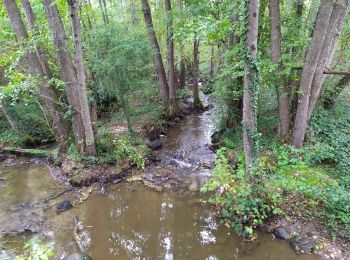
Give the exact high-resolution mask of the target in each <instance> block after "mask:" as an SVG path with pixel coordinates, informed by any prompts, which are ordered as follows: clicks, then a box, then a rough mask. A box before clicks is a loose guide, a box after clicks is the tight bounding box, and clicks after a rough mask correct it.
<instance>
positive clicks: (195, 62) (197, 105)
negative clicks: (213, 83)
mask: <svg viewBox="0 0 350 260" xmlns="http://www.w3.org/2000/svg"><path fill="white" fill-rule="evenodd" d="M198 56H199V39H198V38H197V35H195V36H194V41H193V66H192V76H193V86H192V95H193V109H203V104H202V102H201V100H200V98H199V90H198V71H199V57H198Z"/></svg>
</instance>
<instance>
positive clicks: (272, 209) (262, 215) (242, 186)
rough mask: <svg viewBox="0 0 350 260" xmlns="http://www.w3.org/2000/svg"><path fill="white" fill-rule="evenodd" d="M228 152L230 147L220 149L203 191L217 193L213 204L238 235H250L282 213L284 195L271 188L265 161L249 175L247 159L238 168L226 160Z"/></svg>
mask: <svg viewBox="0 0 350 260" xmlns="http://www.w3.org/2000/svg"><path fill="white" fill-rule="evenodd" d="M226 151H227V149H226V148H221V149H219V150H218V152H217V156H218V157H217V159H216V161H215V168H214V170H213V173H212V177H211V178H210V179H209V180H208V181H207V182H206V183H205V185H204V186H203V187H202V192H214V193H213V194H212V196H211V197H210V199H209V202H210V203H213V204H215V205H218V206H219V207H220V209H221V214H222V218H223V220H224V221H225V222H226V223H228V224H229V225H230V226H231V227H232V228H234V229H235V231H236V232H237V233H238V234H240V235H243V236H250V235H252V234H253V229H254V228H255V227H256V226H257V225H260V224H263V223H264V222H265V221H266V220H267V219H268V217H269V216H271V215H275V214H281V213H282V211H281V210H280V209H279V207H278V206H277V205H278V202H279V200H280V198H281V197H280V192H279V191H278V190H275V189H274V187H273V186H272V185H271V182H270V181H269V179H270V178H271V176H270V174H269V172H268V171H267V170H266V169H267V168H268V167H266V162H265V161H264V160H262V163H261V164H260V165H259V169H258V170H256V171H255V174H254V176H247V175H246V173H245V163H244V160H243V156H240V157H239V159H238V167H237V169H235V168H236V167H233V165H231V164H230V162H229V161H228V159H227V158H226V156H225V153H226Z"/></svg>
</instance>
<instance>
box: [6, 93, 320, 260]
mask: <svg viewBox="0 0 350 260" xmlns="http://www.w3.org/2000/svg"><path fill="white" fill-rule="evenodd" d="M203 98H205V97H203ZM210 114H211V111H206V112H204V113H202V114H193V115H190V116H187V117H186V118H185V119H184V120H183V121H182V122H179V123H177V124H175V125H174V127H172V128H170V129H169V131H168V132H167V136H166V137H163V138H162V143H163V148H162V149H161V150H159V151H157V156H158V157H159V159H160V162H159V163H158V165H156V166H154V167H152V168H151V169H148V171H147V173H146V178H149V179H152V180H153V181H157V180H158V181H159V182H163V183H164V182H165V183H174V185H173V186H174V187H173V186H172V185H170V187H172V188H175V190H177V188H178V187H180V188H185V189H183V190H186V192H177V191H176V192H174V191H172V190H171V189H166V190H165V191H164V192H157V191H155V190H152V189H150V188H148V187H146V186H144V185H143V184H141V183H138V182H132V183H121V184H118V185H108V186H106V187H105V188H104V192H101V191H100V190H95V189H94V190H92V191H91V194H90V196H89V198H88V199H87V200H86V201H85V202H83V203H81V204H79V205H78V206H77V207H74V208H72V209H70V210H68V211H66V212H63V213H61V214H59V215H57V214H56V213H55V211H54V209H53V208H52V207H50V205H47V206H46V207H45V208H44V209H42V208H41V210H42V214H41V215H40V213H36V214H39V215H40V219H41V221H42V230H40V232H42V233H44V234H45V237H46V240H48V241H54V242H55V250H56V252H57V255H56V257H57V258H60V257H62V256H64V255H68V254H71V253H73V252H76V251H78V248H77V246H76V244H75V242H74V239H73V225H74V224H73V223H74V222H73V218H74V216H76V215H79V218H80V220H81V221H82V223H83V226H84V229H85V230H86V231H87V232H88V234H89V236H88V237H87V239H86V241H85V242H86V246H87V251H88V252H89V253H90V254H91V256H92V258H93V259H103V260H107V259H167V260H170V259H181V260H182V259H208V260H209V259H210V260H211V259H213V260H214V259H242V260H244V259H246V260H253V259H254V260H256V259H268V260H270V259H271V260H273V259H276V260H284V259H285V260H292V259H298V260H304V259H307V260H311V259H318V258H317V257H316V256H311V255H301V256H299V255H297V254H296V253H295V252H294V251H293V250H292V249H291V247H290V246H289V245H288V243H286V242H284V241H281V240H273V239H272V235H271V234H259V236H258V239H257V240H256V241H254V242H244V241H242V239H240V238H239V237H237V236H236V235H235V234H234V233H233V231H232V230H230V229H228V228H226V227H225V226H224V225H221V224H220V223H219V221H218V220H217V219H216V218H215V217H214V216H213V214H212V212H211V210H210V208H209V207H208V206H206V205H203V204H202V203H201V202H200V199H201V198H202V197H201V196H202V195H201V194H199V193H197V192H190V191H189V190H191V189H190V188H189V187H188V185H189V182H188V180H190V179H191V176H192V177H193V176H195V177H196V178H197V177H198V178H200V180H201V182H202V181H204V179H205V178H207V177H208V176H209V175H210V165H211V164H212V162H213V160H214V154H213V153H212V152H211V151H210V149H209V145H210V136H211V132H212V130H213V122H212V121H211V118H210ZM169 172H170V173H169ZM0 177H1V178H2V179H3V180H4V181H2V182H1V183H0V208H1V213H0V226H1V227H2V229H4V225H9V224H11V221H13V220H14V215H13V214H15V213H16V212H21V214H22V213H23V214H25V213H24V212H26V211H28V210H29V213H31V212H32V211H33V210H34V211H35V210H36V208H28V209H22V208H21V207H24V206H23V205H28V204H31V205H33V204H34V205H37V204H38V202H40V201H42V200H43V199H45V198H47V197H48V196H50V195H51V194H52V193H55V192H57V191H59V190H62V188H66V187H59V185H58V184H57V183H55V181H54V180H53V179H52V178H51V176H50V175H49V173H48V170H47V168H46V167H44V166H42V165H34V164H21V165H13V166H7V167H5V166H3V167H0ZM177 186H178V187H177ZM74 196H75V195H74V194H69V195H68V194H66V195H64V196H62V197H60V198H59V200H62V199H63V198H64V197H67V198H70V199H72V200H74ZM55 202H57V200H56V201H55V200H53V201H50V203H51V204H54V203H55ZM21 205H22V206H21ZM24 208H25V207H24ZM14 209H17V211H16V210H15V211H14ZM17 217H18V218H19V219H21V216H20V215H19V216H17ZM22 220H23V219H22ZM24 224H28V223H24ZM5 229H6V228H5ZM25 238H28V236H24V237H21V236H10V237H8V236H7V237H5V238H4V239H2V240H1V241H0V242H1V247H3V248H4V247H6V248H12V249H19V248H21V246H19V245H22V244H21V243H20V242H21V241H23V239H25ZM16 241H17V242H19V243H18V244H16V245H13V243H14V242H16ZM0 258H1V257H0Z"/></svg>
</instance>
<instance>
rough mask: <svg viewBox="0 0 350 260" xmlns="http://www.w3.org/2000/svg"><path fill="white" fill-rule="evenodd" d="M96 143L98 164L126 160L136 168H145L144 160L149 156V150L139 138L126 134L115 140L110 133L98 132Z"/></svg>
mask: <svg viewBox="0 0 350 260" xmlns="http://www.w3.org/2000/svg"><path fill="white" fill-rule="evenodd" d="M96 142H97V153H98V162H100V163H104V164H114V163H117V162H119V161H122V160H124V159H128V160H129V161H130V163H131V164H133V165H136V166H137V167H138V168H140V169H144V168H145V159H146V158H147V156H148V155H149V149H148V148H147V147H146V146H145V145H144V144H143V142H142V140H141V139H140V138H137V137H135V136H130V135H128V134H127V135H123V136H119V137H118V138H115V137H114V136H113V135H112V134H111V133H110V132H108V131H106V130H100V131H99V133H98V135H97V137H96Z"/></svg>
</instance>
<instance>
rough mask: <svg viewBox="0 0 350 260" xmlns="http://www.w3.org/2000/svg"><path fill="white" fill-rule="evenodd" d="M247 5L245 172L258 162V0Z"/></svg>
mask: <svg viewBox="0 0 350 260" xmlns="http://www.w3.org/2000/svg"><path fill="white" fill-rule="evenodd" d="M247 5H248V17H247V18H246V19H247V26H248V28H247V34H246V43H245V44H246V49H247V52H248V55H249V57H247V58H246V60H245V66H244V78H243V84H244V92H243V120H242V121H243V122H242V123H243V142H244V152H245V158H246V173H247V175H248V174H249V173H250V169H251V168H254V167H255V166H256V165H257V163H258V158H259V151H258V144H257V123H256V108H257V98H258V97H257V94H258V93H256V92H257V89H256V88H257V84H256V82H254V81H255V79H256V78H257V77H258V71H257V68H256V67H255V65H254V63H255V61H256V58H257V48H258V20H259V0H250V1H248V3H247Z"/></svg>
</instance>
